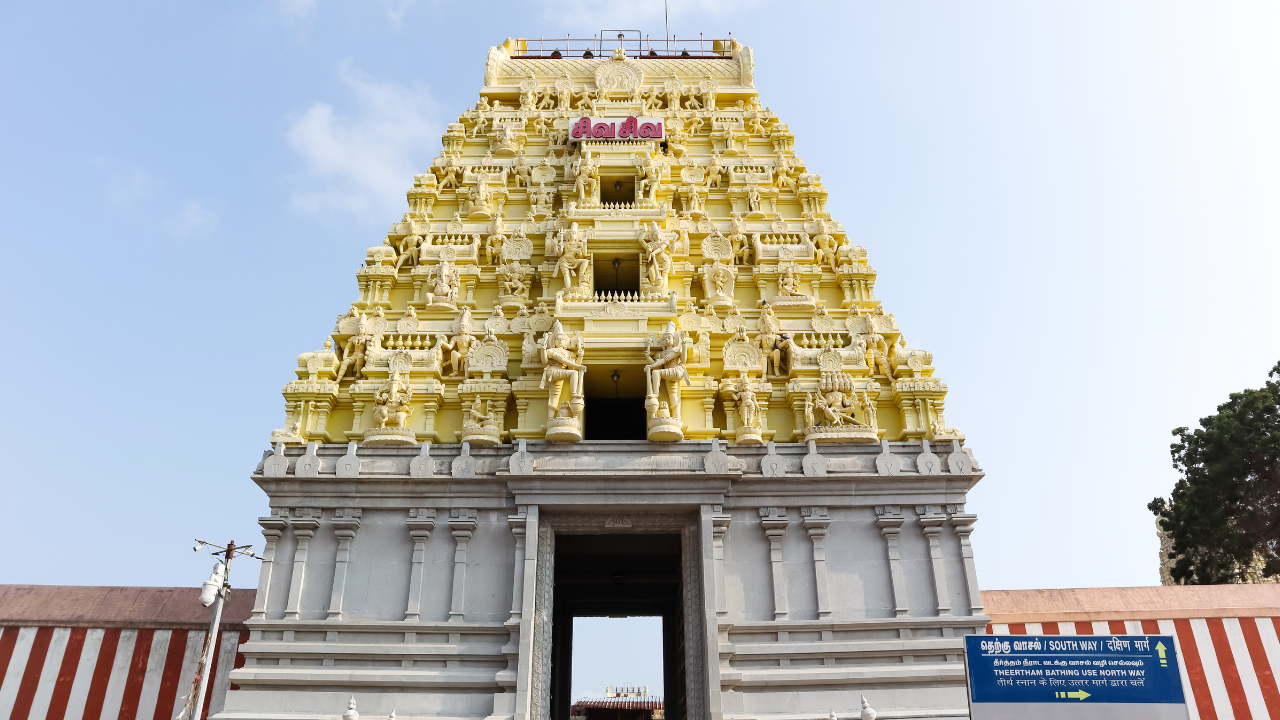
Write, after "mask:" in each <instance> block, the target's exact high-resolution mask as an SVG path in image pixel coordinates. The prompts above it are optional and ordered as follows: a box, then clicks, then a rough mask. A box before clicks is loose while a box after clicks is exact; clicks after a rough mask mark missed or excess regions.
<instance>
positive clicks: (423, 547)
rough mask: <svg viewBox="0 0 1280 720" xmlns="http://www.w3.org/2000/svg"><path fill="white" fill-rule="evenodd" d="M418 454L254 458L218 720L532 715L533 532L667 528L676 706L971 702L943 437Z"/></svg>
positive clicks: (956, 515) (977, 614)
mask: <svg viewBox="0 0 1280 720" xmlns="http://www.w3.org/2000/svg"><path fill="white" fill-rule="evenodd" d="M353 452H354V453H355V455H356V457H355V462H354V463H353V462H352V458H351V454H352V453H353ZM427 452H428V453H429V455H428V456H426V458H425V459H424V458H423V456H422V455H421V454H420V451H419V450H418V449H417V448H371V447H360V448H357V449H355V450H352V449H351V448H349V447H348V446H345V445H324V446H311V447H308V448H306V449H294V448H290V449H286V450H283V455H282V456H281V457H274V458H271V457H268V458H264V462H263V463H262V464H260V465H259V467H258V468H257V469H256V470H255V472H254V474H253V479H254V481H255V482H257V483H258V484H259V485H260V486H261V487H262V488H263V490H264V491H265V492H266V494H267V497H268V502H269V505H270V507H271V514H270V515H269V516H265V517H263V518H262V519H261V520H260V523H261V524H262V526H263V528H264V535H265V536H266V537H267V540H268V543H267V549H266V553H265V555H266V556H267V557H268V558H269V559H270V561H269V562H264V563H263V569H262V576H261V582H260V586H259V597H258V607H256V608H255V613H254V617H253V618H252V619H250V621H249V626H250V628H251V636H250V639H249V642H248V643H246V644H245V645H243V646H242V648H241V651H242V652H243V653H244V655H245V658H246V664H245V666H244V667H243V668H241V669H239V670H236V671H235V672H234V673H233V675H232V680H233V682H235V683H237V684H238V685H239V687H240V690H239V691H237V692H233V693H230V694H229V696H228V700H227V706H226V708H225V710H224V711H223V712H222V713H221V714H220V715H219V717H220V718H243V719H245V720H248V719H250V718H254V719H259V718H261V719H264V720H265V719H266V718H274V719H276V720H280V719H282V718H298V719H299V720H301V719H303V718H333V717H335V716H337V715H340V714H341V713H342V712H343V711H344V710H345V709H346V703H347V699H348V697H349V696H354V697H355V698H356V700H357V702H358V708H359V712H360V714H361V715H362V716H364V717H366V718H369V717H379V716H381V717H385V716H386V715H387V714H389V713H390V712H391V711H392V710H395V711H396V714H397V717H398V718H417V717H433V718H458V719H459V720H461V719H463V718H466V719H470V720H479V719H481V718H488V719H489V720H506V719H507V718H510V719H511V720H533V719H535V718H541V717H545V709H544V707H543V706H544V705H545V702H546V693H545V688H546V687H547V686H546V685H545V683H546V673H547V669H548V664H549V654H548V653H549V647H547V642H548V641H547V638H549V637H550V634H549V628H545V627H535V618H537V617H545V618H549V617H550V616H549V614H546V615H544V614H543V613H542V612H541V611H545V610H546V609H547V608H545V607H543V605H545V604H546V603H547V602H548V600H547V598H548V597H549V594H548V592H547V590H546V583H547V582H549V578H550V571H551V567H550V563H551V562H552V559H551V558H552V557H553V556H552V555H551V554H550V553H549V552H547V550H548V548H547V547H545V546H546V545H549V544H550V542H551V541H552V540H549V539H550V538H552V537H553V536H554V534H555V533H560V532H575V533H583V532H585V533H608V534H617V533H621V534H626V533H635V532H666V531H672V532H679V533H680V534H681V535H682V538H683V540H684V543H685V545H686V548H685V552H686V562H685V565H686V571H685V572H684V583H685V589H684V592H685V598H686V599H685V608H686V610H685V612H686V616H685V624H686V626H687V628H686V657H687V658H688V672H686V678H687V683H686V684H687V687H686V692H687V694H688V701H689V702H688V708H689V720H720V718H735V719H736V718H742V719H744V720H745V719H746V718H758V719H761V720H764V719H770V720H791V719H792V718H796V719H799V718H825V717H827V716H828V713H829V712H830V711H831V710H833V709H834V710H835V711H836V712H837V715H838V716H840V717H845V718H847V717H851V716H856V714H857V710H856V708H858V697H859V695H863V694H865V695H866V696H867V697H868V698H869V699H871V700H872V704H873V705H874V707H876V709H877V710H878V711H879V712H880V717H882V718H913V717H921V718H923V717H964V716H966V715H967V712H966V710H965V708H966V703H965V691H964V669H963V662H962V657H961V653H962V639H961V638H962V637H963V635H965V634H968V633H972V632H978V631H980V630H981V628H982V627H983V626H984V625H985V624H986V623H987V622H988V618H987V617H986V616H985V615H983V614H982V611H981V607H980V604H981V601H980V599H979V597H978V595H977V580H976V577H975V574H974V573H975V571H974V566H973V562H972V554H971V552H969V550H968V548H967V540H966V538H967V533H968V532H970V531H971V530H972V528H973V522H974V519H975V518H974V517H973V516H972V515H969V514H967V513H965V511H964V503H965V496H966V493H967V492H968V490H969V489H970V488H971V487H972V486H973V485H974V484H975V483H976V482H977V481H978V480H979V479H980V478H981V476H982V473H981V470H980V469H979V468H978V467H977V463H976V462H975V461H974V460H973V458H972V455H971V454H969V453H968V452H966V451H965V450H963V449H961V448H960V447H959V446H958V444H957V445H956V446H954V447H951V448H941V447H934V448H932V452H933V453H934V454H936V455H937V456H940V457H941V458H942V459H943V462H942V463H941V464H942V465H943V466H944V467H942V468H941V469H940V471H936V474H921V473H920V472H919V471H918V469H917V463H916V456H917V455H919V454H921V453H922V452H923V453H928V452H930V449H929V448H927V447H924V446H922V444H921V443H885V444H883V445H828V446H819V447H813V446H805V445H803V444H786V445H781V444H780V445H777V446H772V445H771V446H768V447H739V446H732V447H730V448H725V447H724V446H720V445H718V444H716V445H713V444H712V443H708V442H682V443H673V444H658V443H648V442H582V443H576V444H572V445H551V444H545V443H529V444H527V445H526V446H524V449H523V451H521V450H520V449H517V451H516V452H515V453H513V452H512V448H511V446H498V447H493V448H477V449H470V448H463V447H461V446H457V445H449V446H434V447H431V448H429V449H428V450H427ZM304 456H305V457H304ZM300 459H303V460H304V462H301V463H299V460H300ZM343 465H345V466H347V467H348V468H354V469H356V473H355V474H352V472H351V471H350V470H345V469H342V466H343ZM411 465H412V467H411ZM315 467H318V471H316V470H312V468H315ZM512 468H515V469H516V472H512ZM300 469H301V470H300ZM299 472H301V476H299ZM540 535H541V537H542V539H541V540H540ZM540 546H544V547H541V550H542V551H541V552H540V551H539V548H540ZM540 583H541V584H540ZM619 651H620V652H625V648H619ZM668 694H669V695H670V694H672V691H671V689H668Z"/></svg>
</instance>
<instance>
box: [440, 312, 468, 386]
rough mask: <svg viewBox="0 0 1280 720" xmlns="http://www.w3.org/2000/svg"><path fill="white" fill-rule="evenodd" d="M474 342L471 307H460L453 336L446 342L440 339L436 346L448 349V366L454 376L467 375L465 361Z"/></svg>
mask: <svg viewBox="0 0 1280 720" xmlns="http://www.w3.org/2000/svg"><path fill="white" fill-rule="evenodd" d="M475 342H476V335H475V323H474V322H473V321H472V319H471V308H469V307H464V308H462V314H461V315H459V316H458V322H457V325H456V326H455V330H454V334H453V337H451V338H449V340H448V341H447V342H445V341H443V340H441V341H440V342H438V343H437V345H436V348H437V350H440V351H441V352H443V351H445V350H448V351H449V368H450V370H451V371H452V374H453V376H454V377H466V376H467V361H468V359H469V358H470V356H471V346H472V345H474V344H475Z"/></svg>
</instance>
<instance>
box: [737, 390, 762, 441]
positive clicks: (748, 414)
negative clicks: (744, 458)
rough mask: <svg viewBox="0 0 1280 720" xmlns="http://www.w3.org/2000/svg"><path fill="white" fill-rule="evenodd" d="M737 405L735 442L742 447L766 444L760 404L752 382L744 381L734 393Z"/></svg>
mask: <svg viewBox="0 0 1280 720" xmlns="http://www.w3.org/2000/svg"><path fill="white" fill-rule="evenodd" d="M733 399H734V402H735V403H737V411H738V427H736V428H734V442H736V443H738V444H740V445H759V444H760V443H762V442H764V436H763V435H762V434H761V433H760V403H759V401H757V400H756V393H755V390H754V389H753V388H752V386H751V381H749V380H742V381H741V382H740V383H739V389H738V390H737V391H735V392H734V393H733Z"/></svg>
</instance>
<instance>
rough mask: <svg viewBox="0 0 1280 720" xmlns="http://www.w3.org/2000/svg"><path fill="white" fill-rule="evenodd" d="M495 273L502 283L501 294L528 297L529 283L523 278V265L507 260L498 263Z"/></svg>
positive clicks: (526, 298)
mask: <svg viewBox="0 0 1280 720" xmlns="http://www.w3.org/2000/svg"><path fill="white" fill-rule="evenodd" d="M497 274H498V278H499V281H500V282H501V284H502V295H503V296H507V297H518V298H520V299H522V300H528V299H529V284H528V283H526V282H525V280H524V267H523V266H522V265H521V264H520V263H519V262H518V261H516V260H508V261H507V262H506V263H505V264H503V265H499V266H498V270H497Z"/></svg>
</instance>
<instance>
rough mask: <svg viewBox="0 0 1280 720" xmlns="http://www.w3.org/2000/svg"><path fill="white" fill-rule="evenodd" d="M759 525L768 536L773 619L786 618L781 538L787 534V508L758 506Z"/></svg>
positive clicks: (784, 574)
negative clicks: (771, 574)
mask: <svg viewBox="0 0 1280 720" xmlns="http://www.w3.org/2000/svg"><path fill="white" fill-rule="evenodd" d="M760 526H761V527H762V528H764V535H765V537H767V538H769V562H770V564H771V566H772V569H773V619H774V620H786V619H787V575H786V572H787V570H786V568H785V567H783V565H782V538H783V537H785V536H786V534H787V509H786V508H780V507H762V508H760Z"/></svg>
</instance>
